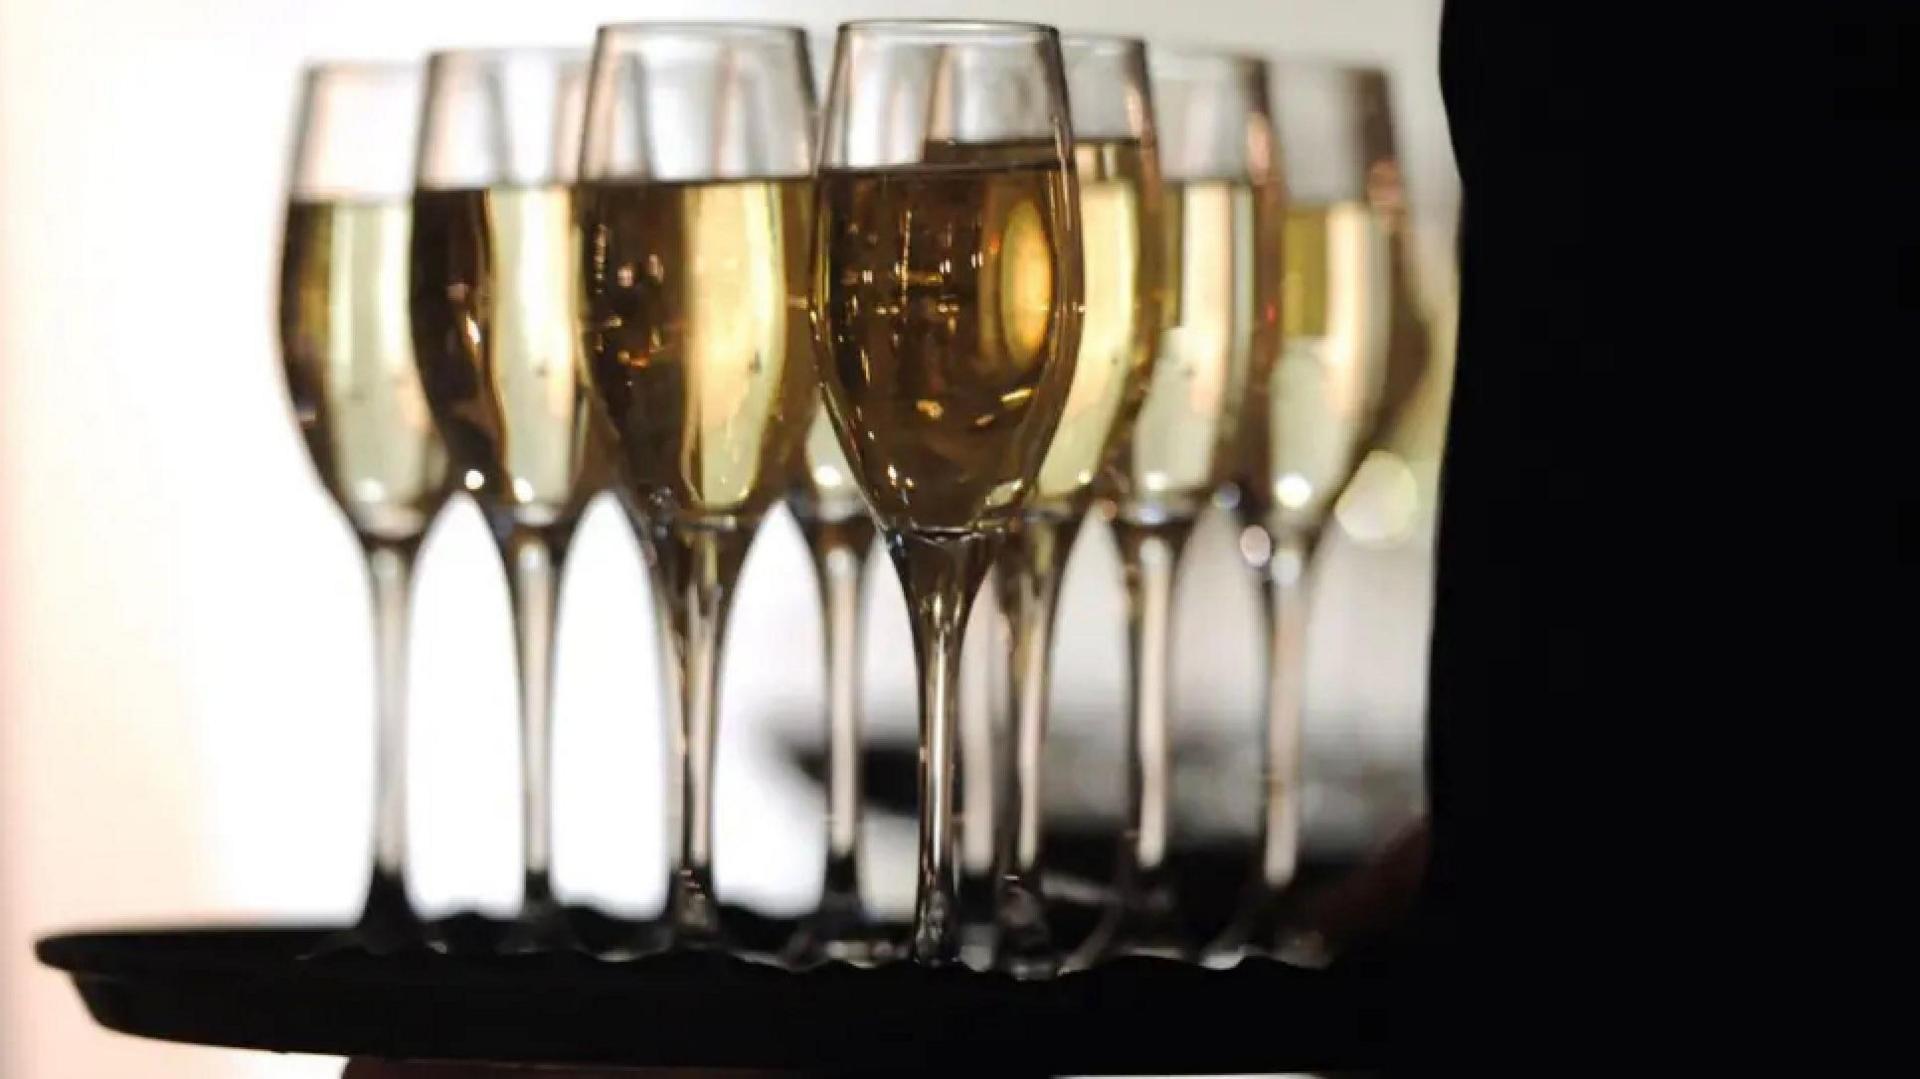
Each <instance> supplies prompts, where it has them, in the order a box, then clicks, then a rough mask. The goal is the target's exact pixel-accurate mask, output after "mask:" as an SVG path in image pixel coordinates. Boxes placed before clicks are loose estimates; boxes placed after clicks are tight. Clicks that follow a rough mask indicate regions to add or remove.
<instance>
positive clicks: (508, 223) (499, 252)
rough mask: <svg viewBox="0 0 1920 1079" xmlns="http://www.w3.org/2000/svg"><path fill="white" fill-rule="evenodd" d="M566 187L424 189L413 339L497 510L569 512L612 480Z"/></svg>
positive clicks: (563, 517)
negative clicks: (582, 347) (584, 336)
mask: <svg viewBox="0 0 1920 1079" xmlns="http://www.w3.org/2000/svg"><path fill="white" fill-rule="evenodd" d="M572 231H573V222H572V201H571V198H570V196H569V194H568V191H567V189H566V188H565V187H562V186H558V185H552V186H541V187H519V188H512V187H499V188H489V189H484V190H481V189H466V190H450V191H422V192H420V193H418V194H417V195H415V196H414V203H413V261H412V267H413V270H412V272H413V303H412V314H413V330H414V347H415V350H416V352H417V354H418V356H419V361H420V372H421V378H422V382H423V385H424V387H425V390H426V395H427V400H428V402H429V403H430V404H431V405H432V407H433V410H434V415H435V418H436V419H437V420H438V421H439V424H440V431H441V433H442V435H443V436H444V437H445V439H446V441H447V448H448V450H449V452H450V453H451V455H452V457H453V462H454V468H455V470H456V471H457V472H458V473H459V480H460V482H461V483H462V485H463V486H465V487H466V488H467V490H468V491H470V492H472V493H473V495H474V497H475V499H476V500H477V501H478V502H479V503H480V505H481V506H482V507H483V508H484V509H485V510H486V511H487V513H488V515H489V516H490V517H496V518H504V520H503V521H498V522H497V523H504V524H517V525H523V526H531V527H542V526H546V525H550V524H553V523H556V522H565V521H568V520H571V519H572V518H573V517H574V516H575V515H576V514H577V513H578V512H579V510H580V507H581V505H582V504H583V503H584V502H585V501H586V500H587V499H588V498H591V497H592V496H593V494H594V493H595V492H596V491H597V490H598V489H599V487H600V485H601V483H602V481H603V478H604V477H603V475H602V469H601V464H602V462H601V459H600V451H599V436H598V429H597V427H596V426H595V424H594V417H593V413H592V409H591V401H592V398H591V396H590V395H589V393H588V390H587V386H586V379H585V368H584V365H583V364H582V363H581V360H580V356H579V325H578V320H577V318H576V316H575V311H576V299H575V291H574V287H573V285H574V279H575V278H574V267H573V252H574V245H573V243H572V240H571V237H572Z"/></svg>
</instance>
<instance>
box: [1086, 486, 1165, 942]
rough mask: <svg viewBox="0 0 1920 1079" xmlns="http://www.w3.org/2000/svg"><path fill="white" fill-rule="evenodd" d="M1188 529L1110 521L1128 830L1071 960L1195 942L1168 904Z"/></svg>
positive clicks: (1162, 524) (1159, 524)
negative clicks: (1102, 899) (1125, 666)
mask: <svg viewBox="0 0 1920 1079" xmlns="http://www.w3.org/2000/svg"><path fill="white" fill-rule="evenodd" d="M1192 532H1193V522H1192V521H1191V520H1190V519H1182V520H1173V521H1164V522H1157V523H1153V524H1143V523H1138V522H1129V521H1126V520H1116V521H1115V522H1114V538H1115V539H1117V540H1118V541H1119V544H1120V553H1121V558H1122V560H1123V562H1124V564H1125V567H1126V583H1127V652H1128V662H1129V665H1130V666H1131V668H1132V681H1131V685H1130V686H1129V696H1130V698H1131V699H1130V701H1129V706H1130V712H1131V723H1130V724H1129V725H1128V727H1127V830H1126V834H1125V836H1124V837H1123V842H1122V844H1121V849H1120V865H1119V872H1118V874H1117V875H1116V881H1115V885H1116V888H1117V890H1118V894H1117V895H1116V896H1115V898H1114V902H1113V905H1112V907H1111V908H1110V909H1109V911H1108V914H1107V917H1106V918H1105V919H1104V920H1103V925H1102V926H1101V928H1099V929H1098V930H1096V931H1095V933H1094V934H1093V936H1092V937H1091V938H1090V939H1089V940H1088V941H1087V943H1086V944H1085V945H1084V946H1083V947H1082V951H1081V953H1080V955H1079V956H1078V957H1077V958H1076V960H1075V963H1076V965H1082V964H1084V963H1086V962H1089V961H1091V960H1093V959H1095V958H1098V957H1100V956H1101V955H1104V954H1123V955H1159V956H1166V957H1169V958H1176V959H1187V958H1191V956H1192V954H1193V951H1194V946H1193V943H1192V942H1191V941H1189V940H1188V939H1187V936H1186V933H1185V931H1184V928H1183V927H1182V926H1181V925H1180V924H1179V918H1178V914H1177V912H1176V910H1175V909H1174V889H1173V880H1172V874H1171V872H1170V871H1169V867H1168V865H1167V853H1168V849H1169V846H1170V839H1171V826H1172V814H1173V753H1172V737H1171V730H1170V719H1169V714H1168V711H1169V705H1170V703H1171V697H1172V691H1173V684H1172V658H1173V639H1172V638H1173V594H1174V577H1175V571H1176V570H1177V568H1178V566H1179V561H1180V552H1181V550H1182V549H1183V548H1184V547H1185V546H1186V542H1187V537H1188V536H1189V535H1191V534H1192Z"/></svg>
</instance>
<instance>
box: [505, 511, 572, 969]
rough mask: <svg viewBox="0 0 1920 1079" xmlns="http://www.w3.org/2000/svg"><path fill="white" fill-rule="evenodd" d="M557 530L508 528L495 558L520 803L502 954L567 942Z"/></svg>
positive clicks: (561, 541) (562, 537) (561, 533)
mask: <svg viewBox="0 0 1920 1079" xmlns="http://www.w3.org/2000/svg"><path fill="white" fill-rule="evenodd" d="M568 538H569V537H568V536H567V534H566V532H565V530H564V529H558V528H549V529H532V528H516V529H512V530H511V531H508V532H506V534H505V538H504V539H503V540H502V541H501V545H500V553H501V557H502V558H503V559H504V561H505V562H506V568H507V587H508V591H509V592H510V593H511V595H512V598H513V632H514V643H515V645H516V647H517V649H518V652H519V655H518V660H519V666H520V773H521V774H520V797H521V803H520V807H521V835H522V837H523V844H524V847H523V850H524V854H523V857H524V862H523V867H524V872H523V881H524V883H523V885H522V892H521V905H520V925H519V926H518V927H517V928H516V931H515V932H514V933H513V934H512V935H511V936H510V937H509V939H508V943H507V947H508V950H513V951H521V950H537V949H541V948H547V947H559V946H564V945H565V944H566V943H568V942H569V940H570V934H568V932H567V929H566V924H565V916H564V912H563V911H562V910H561V907H560V904H559V902H558V900H557V899H556V898H555V897H554V894H553V875H552V871H553V716H552V706H553V636H554V625H555V621H556V618H557V615H558V608H559V599H560V574H561V569H562V566H563V564H564V563H565V561H566V552H567V543H568Z"/></svg>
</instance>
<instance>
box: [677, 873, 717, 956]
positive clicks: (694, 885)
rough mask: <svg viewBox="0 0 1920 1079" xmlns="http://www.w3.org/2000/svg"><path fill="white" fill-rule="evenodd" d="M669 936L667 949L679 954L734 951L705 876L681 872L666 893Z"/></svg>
mask: <svg viewBox="0 0 1920 1079" xmlns="http://www.w3.org/2000/svg"><path fill="white" fill-rule="evenodd" d="M663 921H664V923H665V924H664V926H663V928H664V929H665V930H666V932H667V934H668V944H667V949H666V950H669V951H679V952H725V951H732V950H733V947H732V941H731V940H730V939H729V938H728V936H727V933H726V927H725V925H723V924H722V921H721V917H720V904H719V903H717V902H715V901H714V898H713V891H712V889H711V888H709V887H708V885H707V882H706V880H705V879H704V875H703V874H699V873H695V872H693V871H692V870H688V869H681V870H678V871H676V872H675V873H674V875H673V878H672V881H671V884H670V886H669V888H668V891H667V909H666V912H665V914H664V916H663Z"/></svg>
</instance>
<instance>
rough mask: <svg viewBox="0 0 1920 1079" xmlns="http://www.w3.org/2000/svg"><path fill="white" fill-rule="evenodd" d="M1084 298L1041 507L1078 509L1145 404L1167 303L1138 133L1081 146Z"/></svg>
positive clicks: (1154, 208) (1076, 157)
mask: <svg viewBox="0 0 1920 1079" xmlns="http://www.w3.org/2000/svg"><path fill="white" fill-rule="evenodd" d="M1073 161H1074V171H1075V173H1076V175H1077V177H1078V179H1079V182H1080V246H1081V252H1082V256H1083V258H1082V265H1083V268H1082V271H1081V281H1082V283H1083V287H1084V293H1085V304H1084V311H1083V314H1082V315H1081V320H1080V350H1079V356H1078V359H1077V360H1076V361H1075V363H1074V367H1073V384H1072V386H1071V388H1070V389H1069V390H1068V391H1067V403H1066V406H1065V407H1064V408H1063V409H1062V410H1061V413H1060V426H1059V428H1058V429H1057V430H1056V431H1055V432H1054V436H1053V445H1052V446H1051V447H1050V448H1049V449H1048V451H1047V456H1046V460H1045V461H1043V462H1042V463H1041V465H1040V479H1039V485H1038V489H1037V491H1036V492H1035V497H1034V507H1035V509H1037V510H1039V511H1040V512H1044V513H1063V514H1071V513H1073V512H1074V511H1075V510H1076V509H1077V506H1076V503H1077V502H1078V501H1079V498H1080V496H1081V495H1082V494H1083V493H1084V492H1085V491H1086V490H1087V488H1088V486H1089V485H1090V484H1092V482H1093V480H1094V478H1095V476H1096V475H1097V474H1098V472H1099V470H1100V467H1101V465H1102V464H1103V463H1104V462H1105V461H1106V459H1107V457H1108V454H1109V450H1110V449H1111V448H1112V445H1113V442H1114V440H1115V439H1116V438H1117V437H1118V436H1120V435H1121V434H1122V433H1123V432H1124V431H1125V429H1126V427H1127V424H1128V423H1130V422H1131V421H1132V419H1133V416H1134V414H1135V413H1136V412H1137V411H1138V409H1139V405H1140V401H1141V399H1142V397H1143V395H1144V394H1145V391H1146V387H1147V377H1146V376H1147V373H1148V372H1149V371H1150V370H1151V369H1152V363H1153V346H1154V338H1155V336H1156V335H1157V334H1158V331H1159V323H1160V318H1161V312H1162V310H1163V307H1164V303H1165V296H1164V291H1165V290H1164V281H1165V275H1164V270H1163V268H1162V267H1163V261H1164V260H1163V258H1162V252H1161V251H1160V250H1159V244H1160V242H1161V237H1162V229H1163V226H1162V224H1161V208H1160V205H1159V202H1158V200H1157V199H1156V198H1153V197H1152V196H1153V189H1152V188H1151V186H1150V185H1149V182H1150V180H1151V177H1148V176H1146V175H1145V170H1146V168H1147V166H1148V159H1147V154H1146V152H1145V151H1143V150H1142V149H1141V147H1140V144H1139V143H1138V142H1136V141H1133V140H1126V141H1120V140H1102V141H1086V142H1080V143H1076V144H1075V146H1074V148H1073Z"/></svg>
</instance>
